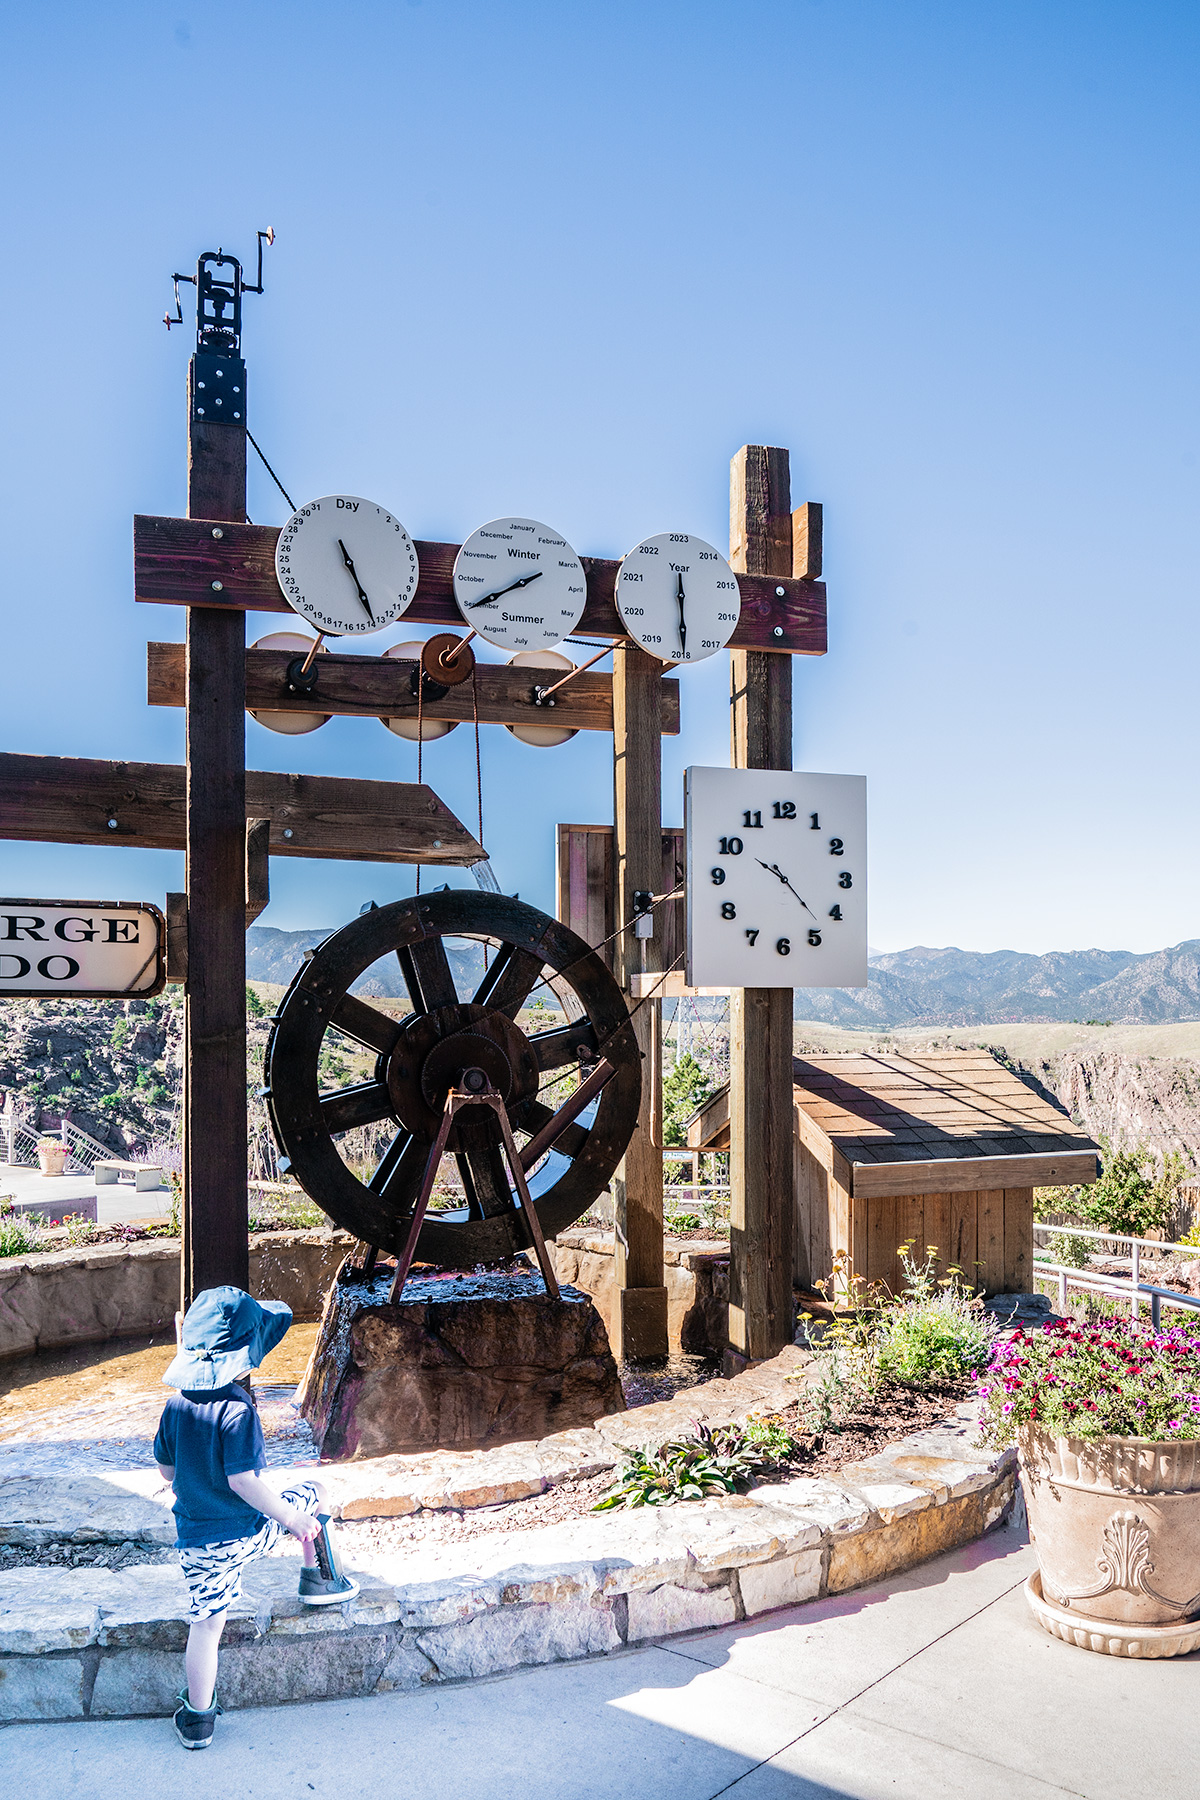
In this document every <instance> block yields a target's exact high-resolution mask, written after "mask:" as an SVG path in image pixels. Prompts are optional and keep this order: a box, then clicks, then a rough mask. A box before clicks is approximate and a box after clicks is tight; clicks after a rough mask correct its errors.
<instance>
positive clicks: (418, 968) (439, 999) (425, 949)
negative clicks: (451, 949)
mask: <svg viewBox="0 0 1200 1800" xmlns="http://www.w3.org/2000/svg"><path fill="white" fill-rule="evenodd" d="M408 961H409V963H410V964H411V967H412V973H413V975H414V976H415V977H416V981H417V986H418V987H419V989H420V996H419V998H418V996H417V995H416V994H412V982H411V980H410V979H409V975H408V973H407V971H406V972H405V981H406V983H407V984H408V988H409V992H410V994H412V1003H413V1005H414V1006H415V1007H416V1009H417V1011H418V1012H437V1011H438V1010H439V1008H440V1007H443V1006H457V1005H458V989H457V988H456V987H455V985H454V976H453V974H452V973H451V969H450V959H449V957H448V956H447V955H446V946H445V944H444V943H443V941H442V939H441V938H440V937H427V938H424V939H422V941H421V942H420V943H417V944H412V945H410V946H409V949H408ZM400 966H401V968H402V969H403V968H404V960H403V958H401V964H400Z"/></svg>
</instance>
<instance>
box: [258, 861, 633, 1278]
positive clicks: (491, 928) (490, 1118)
mask: <svg viewBox="0 0 1200 1800" xmlns="http://www.w3.org/2000/svg"><path fill="white" fill-rule="evenodd" d="M392 955H394V956H395V957H396V959H397V962H398V964H399V970H400V974H401V977H402V979H403V982H404V986H405V988H406V989H407V992H408V996H409V999H410V1001H411V1003H412V1009H413V1010H412V1012H411V1014H409V1015H407V1016H404V1017H393V1016H392V1015H391V1013H389V1012H387V1011H385V1010H384V1008H383V1007H382V1006H380V1005H372V1004H371V1003H370V1001H369V1000H367V999H363V998H359V997H358V996H356V995H354V994H352V993H351V992H350V989H351V988H352V987H353V986H354V984H355V983H356V982H357V981H358V980H359V979H360V977H361V976H362V975H363V974H364V973H365V971H366V970H368V969H369V968H370V967H371V965H372V964H373V963H375V962H377V961H379V959H380V958H381V957H388V956H392ZM485 961H486V966H485ZM535 990H538V991H539V992H540V993H541V994H542V995H543V996H545V997H546V999H548V1000H551V1001H557V1005H558V1007H560V1008H561V1009H562V1013H561V1022H558V1023H549V1024H547V1026H546V1027H545V1028H541V1029H537V1030H534V1031H529V1030H526V1029H522V1027H521V1026H519V1025H518V1024H517V1016H518V1013H519V1012H520V1011H521V1010H522V1009H523V1008H525V1007H526V1006H527V1005H529V1004H530V1003H531V996H533V995H534V993H535ZM555 1017H556V1014H555V1012H553V1011H548V1012H547V1018H548V1020H551V1021H553V1020H554V1019H555ZM528 1019H529V1015H528V1012H527V1013H526V1022H527V1024H528ZM339 1033H340V1034H342V1037H343V1039H345V1038H348V1039H350V1040H352V1045H353V1046H354V1047H356V1048H359V1049H360V1050H361V1049H363V1048H365V1049H367V1050H370V1051H373V1052H374V1054H375V1065H374V1071H373V1074H372V1076H371V1079H370V1080H368V1081H364V1082H360V1083H358V1084H357V1085H355V1086H353V1087H347V1088H343V1089H341V1090H340V1091H335V1092H330V1091H323V1090H322V1085H321V1084H322V1075H321V1058H322V1052H323V1050H326V1049H330V1048H335V1047H337V1045H338V1038H337V1034H339ZM327 1034H332V1035H331V1036H329V1035H327ZM345 1047H346V1046H345V1045H344V1044H343V1045H342V1048H343V1049H344V1048H345ZM479 1070H482V1071H483V1073H484V1074H485V1075H486V1076H487V1078H488V1082H489V1083H490V1087H491V1090H493V1091H494V1092H496V1093H498V1094H499V1095H501V1096H502V1098H503V1102H504V1111H505V1114H506V1116H507V1119H508V1122H509V1125H510V1128H511V1131H512V1133H513V1134H514V1137H515V1139H516V1141H517V1143H518V1144H519V1145H523V1146H524V1148H525V1150H526V1151H528V1150H529V1149H530V1148H533V1149H537V1147H538V1146H539V1145H547V1144H551V1143H552V1148H550V1149H549V1150H548V1151H547V1152H546V1154H545V1156H544V1159H543V1158H542V1157H539V1159H538V1162H537V1163H535V1164H534V1165H533V1167H532V1168H531V1171H530V1184H531V1187H532V1188H533V1190H534V1204H535V1207H536V1211H537V1216H538V1219H539V1221H540V1223H541V1227H542V1231H543V1232H544V1234H545V1235H546V1236H547V1237H551V1236H553V1235H555V1234H556V1233H557V1232H559V1231H563V1230H565V1229H566V1227H567V1226H568V1225H571V1224H572V1223H573V1222H574V1221H575V1220H576V1219H578V1218H580V1217H581V1216H582V1215H583V1214H584V1213H585V1212H586V1211H587V1209H588V1207H589V1206H591V1205H592V1203H593V1202H594V1201H595V1200H596V1198H597V1196H598V1195H599V1194H600V1193H602V1192H603V1190H604V1189H605V1187H606V1186H607V1184H608V1182H609V1180H610V1179H611V1177H612V1174H613V1172H614V1170H615V1169H616V1166H617V1164H618V1162H619V1161H620V1159H621V1157H622V1156H623V1154H624V1152H625V1149H626V1146H627V1145H628V1143H629V1140H630V1138H631V1137H632V1135H633V1131H634V1128H635V1126H636V1124H637V1117H638V1107H639V1104H640V1099H641V1084H642V1076H641V1058H640V1053H639V1051H638V1048H637V1043H636V1040H635V1037H634V1033H633V1028H632V1026H631V1025H630V1022H629V1013H628V1010H627V1008H626V1005H625V1001H624V998H623V996H622V994H621V990H620V989H619V988H618V986H617V984H616V982H615V981H614V979H613V977H612V975H611V974H610V973H609V971H608V969H607V968H606V967H605V965H604V963H603V962H602V960H601V959H600V957H599V956H598V955H597V954H596V952H595V951H594V950H592V949H590V948H589V946H588V945H587V944H585V943H584V942H583V940H582V938H579V937H577V936H576V935H575V933H574V932H572V931H569V930H568V929H567V927H566V926H565V925H560V924H559V923H558V922H557V921H556V920H554V919H551V918H549V917H547V915H546V914H545V913H541V912H538V911H537V910H536V909H535V908H534V907H532V906H526V905H524V904H522V903H521V902H520V901H517V900H511V899H508V898H507V897H505V896H504V895H498V894H486V893H471V892H469V891H464V890H457V891H452V892H443V893H438V894H429V895H419V896H417V897H416V898H414V899H411V900H398V901H395V902H393V903H392V904H391V905H388V906H382V907H378V908H376V909H374V910H373V911H371V912H369V913H365V914H363V915H361V916H360V917H359V918H357V919H355V920H354V921H353V922H352V923H351V924H349V925H345V926H343V927H342V929H341V930H340V931H335V932H334V933H333V934H332V936H330V937H328V938H326V939H325V942H324V943H323V944H321V945H319V946H318V948H317V949H316V950H314V951H313V952H311V954H310V956H309V958H308V960H307V961H306V962H305V963H304V965H303V966H302V968H301V969H300V971H299V973H298V974H297V975H296V977H295V979H294V980H293V982H292V984H291V986H290V987H289V988H288V990H287V993H286V994H285V995H284V998H283V1000H282V1002H281V1003H280V1005H279V1007H278V1009H277V1012H276V1017H275V1024H274V1027H273V1029H272V1031H271V1036H270V1039H269V1041H268V1044H267V1051H266V1057H265V1076H266V1083H265V1087H264V1090H263V1098H264V1099H265V1100H266V1103H267V1109H268V1113H269V1116H270V1120H271V1126H272V1129H273V1131H274V1134H275V1141H276V1143H277V1145H278V1148H279V1156H280V1169H281V1171H284V1172H286V1173H290V1174H291V1175H292V1176H293V1177H294V1179H295V1180H297V1181H298V1182H299V1183H300V1185H301V1187H302V1188H303V1189H304V1190H305V1192H306V1193H307V1194H309V1195H310V1196H311V1198H312V1199H313V1200H315V1201H316V1203H317V1205H318V1206H320V1207H321V1208H322V1209H323V1210H324V1211H325V1212H326V1213H328V1214H329V1216H330V1218H331V1219H333V1220H334V1222H335V1223H336V1224H338V1225H341V1226H342V1227H344V1229H345V1230H347V1231H350V1232H353V1233H354V1235H355V1236H356V1237H357V1238H359V1239H360V1240H362V1241H363V1242H364V1243H366V1244H368V1245H371V1246H373V1247H374V1248H377V1249H381V1250H384V1251H390V1252H392V1253H394V1254H396V1255H397V1256H400V1255H402V1253H403V1250H404V1246H405V1242H406V1239H407V1237H408V1233H409V1227H410V1225H411V1223H412V1215H413V1209H414V1205H415V1203H416V1201H417V1198H418V1195H419V1194H420V1191H421V1187H422V1181H423V1178H424V1176H425V1172H426V1168H427V1165H428V1163H429V1158H430V1152H431V1150H432V1147H433V1144H434V1141H435V1139H436V1138H437V1136H438V1132H439V1129H440V1128H441V1126H442V1123H443V1115H444V1113H445V1110H446V1103H447V1097H448V1096H451V1095H452V1094H453V1093H454V1092H455V1091H457V1090H458V1088H459V1085H460V1083H461V1082H462V1081H463V1079H464V1077H466V1076H468V1075H469V1076H470V1079H471V1080H477V1079H478V1076H477V1074H476V1072H477V1071H479ZM610 1070H611V1074H610V1073H609V1071H610ZM597 1071H598V1072H599V1073H598V1074H597ZM589 1076H590V1077H591V1083H592V1087H593V1088H595V1087H596V1084H597V1081H598V1080H599V1081H602V1082H603V1085H602V1086H599V1088H598V1098H597V1099H596V1100H595V1101H594V1103H593V1105H594V1116H593V1117H592V1118H591V1120H590V1122H589V1120H588V1114H589V1112H590V1111H591V1110H592V1107H591V1106H589V1107H588V1108H587V1109H585V1110H583V1111H582V1112H579V1115H578V1116H577V1117H573V1116H572V1113H573V1108H572V1095H574V1094H579V1092H580V1088H581V1085H582V1083H583V1082H584V1081H586V1080H588V1078H589ZM589 1091H590V1090H589ZM380 1124H385V1125H390V1127H392V1128H394V1129H393V1130H392V1131H391V1133H390V1141H388V1143H387V1145H386V1148H384V1149H383V1151H382V1155H381V1156H380V1157H379V1159H378V1162H377V1164H376V1166H375V1168H374V1170H373V1172H372V1173H370V1174H368V1175H367V1179H365V1180H363V1179H360V1177H359V1175H358V1174H356V1173H355V1171H354V1169H353V1168H352V1167H351V1166H350V1164H349V1162H348V1160H347V1153H348V1152H349V1153H353V1150H354V1147H355V1145H356V1143H357V1142H358V1141H359V1140H360V1139H361V1132H360V1131H359V1128H361V1127H363V1126H372V1125H380ZM356 1133H357V1134H358V1137H357V1138H356V1136H355V1135H354V1134H356ZM347 1134H351V1135H350V1136H349V1137H348V1136H347ZM502 1149H503V1144H502V1127H501V1124H500V1120H499V1117H498V1115H497V1113H496V1112H495V1111H489V1110H488V1109H486V1108H484V1107H482V1106H480V1107H468V1108H466V1109H465V1110H463V1111H460V1112H457V1113H456V1114H455V1117H454V1122H453V1127H452V1129H451V1130H450V1132H449V1136H448V1139H447V1142H446V1150H447V1152H448V1154H449V1155H451V1156H452V1157H453V1159H454V1162H455V1163H456V1164H457V1168H458V1173H459V1176H460V1179H461V1194H460V1195H459V1196H458V1198H459V1201H460V1203H459V1204H458V1205H457V1206H453V1205H452V1206H451V1208H450V1210H442V1211H441V1212H436V1213H435V1212H431V1213H430V1214H429V1215H427V1216H426V1218H425V1220H424V1223H423V1225H422V1227H421V1232H420V1237H419V1240H418V1243H417V1250H416V1254H417V1256H418V1258H419V1259H420V1260H421V1261H422V1262H429V1263H434V1264H437V1265H440V1266H441V1267H444V1268H471V1267H474V1265H475V1264H476V1263H479V1262H493V1261H496V1260H499V1259H500V1258H502V1257H506V1256H510V1255H512V1254H514V1253H515V1252H517V1251H520V1250H524V1249H526V1248H528V1247H529V1243H530V1238H529V1230H528V1227H527V1226H526V1225H525V1223H524V1222H523V1220H522V1218H521V1212H520V1209H519V1205H518V1204H517V1203H516V1202H514V1198H513V1192H512V1188H511V1186H510V1182H509V1176H508V1172H507V1170H506V1167H505V1162H504V1158H503V1155H502ZM364 1173H365V1171H364Z"/></svg>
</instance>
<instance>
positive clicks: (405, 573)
mask: <svg viewBox="0 0 1200 1800" xmlns="http://www.w3.org/2000/svg"><path fill="white" fill-rule="evenodd" d="M275 573H276V575H277V576H278V578H279V585H280V587H281V588H282V589H283V591H284V594H285V595H286V597H287V599H288V600H289V601H290V603H291V605H292V606H293V607H294V608H295V609H296V611H297V612H298V613H300V614H301V615H302V617H304V618H306V619H307V620H308V622H309V624H310V625H315V626H316V627H317V630H318V631H326V632H329V633H330V634H331V635H332V636H334V637H348V636H359V635H361V634H362V633H363V632H368V631H379V630H380V629H381V628H382V627H383V626H384V625H390V624H392V622H393V621H394V620H396V619H398V618H399V617H400V615H401V613H403V612H404V610H405V608H406V607H407V606H408V603H409V601H410V600H411V599H412V597H413V595H414V594H415V593H416V591H417V574H418V570H417V553H416V550H415V549H414V548H413V541H412V539H411V538H410V537H409V535H408V533H407V531H405V529H404V527H403V525H401V523H400V521H399V519H395V518H393V517H392V515H391V513H390V512H388V510H387V508H386V507H384V506H376V504H375V502H374V501H373V500H363V499H361V498H359V497H358V496H356V495H354V494H325V495H324V496H323V497H322V498H321V499H320V500H310V501H309V502H308V504H307V505H306V506H300V507H297V509H296V511H295V512H294V513H293V514H292V516H291V518H290V519H289V520H288V522H287V524H286V525H285V526H284V528H283V530H282V531H281V532H280V534H279V541H278V543H277V544H276V545H275Z"/></svg>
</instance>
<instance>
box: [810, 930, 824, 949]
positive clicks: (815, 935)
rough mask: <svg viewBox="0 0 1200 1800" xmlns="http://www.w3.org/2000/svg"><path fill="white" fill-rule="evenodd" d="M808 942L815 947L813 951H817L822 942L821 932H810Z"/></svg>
mask: <svg viewBox="0 0 1200 1800" xmlns="http://www.w3.org/2000/svg"><path fill="white" fill-rule="evenodd" d="M808 941H809V943H810V944H811V945H812V947H813V949H814V950H815V949H816V947H817V945H818V944H819V943H820V941H821V934H820V932H819V931H810V932H809V934H808Z"/></svg>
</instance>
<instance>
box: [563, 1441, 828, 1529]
mask: <svg viewBox="0 0 1200 1800" xmlns="http://www.w3.org/2000/svg"><path fill="white" fill-rule="evenodd" d="M771 1436H772V1433H771V1432H769V1431H761V1432H760V1435H759V1436H758V1437H757V1438H752V1437H751V1433H750V1428H749V1427H746V1428H742V1427H739V1426H736V1425H726V1426H719V1427H717V1428H716V1429H715V1430H710V1429H709V1427H708V1426H707V1425H697V1427H696V1434H695V1436H694V1437H686V1438H672V1439H671V1440H670V1441H669V1442H668V1443H665V1444H660V1445H659V1447H658V1449H657V1450H652V1449H650V1448H649V1447H648V1446H646V1447H643V1448H642V1449H640V1450H633V1451H629V1452H627V1453H626V1457H625V1466H624V1468H623V1469H622V1470H621V1473H620V1475H619V1476H618V1477H617V1486H616V1487H615V1488H614V1489H613V1491H612V1493H610V1494H605V1495H604V1497H603V1498H602V1499H600V1500H597V1502H596V1504H595V1506H594V1507H593V1509H592V1510H593V1511H594V1512H608V1511H610V1510H611V1509H612V1508H613V1507H617V1506H669V1505H671V1504H672V1503H673V1502H675V1501H677V1500H707V1499H708V1498H709V1497H710V1496H711V1495H713V1494H736V1493H740V1492H742V1491H743V1490H744V1489H745V1488H748V1487H749V1486H750V1483H751V1482H752V1481H753V1479H754V1477H755V1476H756V1475H757V1474H758V1473H759V1472H760V1471H762V1470H764V1469H770V1468H774V1467H777V1466H778V1464H779V1463H780V1462H782V1461H784V1460H785V1459H786V1455H787V1453H788V1451H790V1450H795V1449H796V1448H797V1447H798V1446H797V1445H796V1443H795V1440H794V1439H793V1438H792V1437H790V1436H789V1435H788V1433H787V1432H785V1431H783V1429H782V1428H781V1427H776V1431H775V1433H774V1437H775V1442H774V1443H772V1442H770V1441H769V1439H770V1438H771ZM784 1442H786V1445H787V1450H783V1449H781V1448H778V1447H777V1445H781V1444H782V1443H784Z"/></svg>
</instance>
